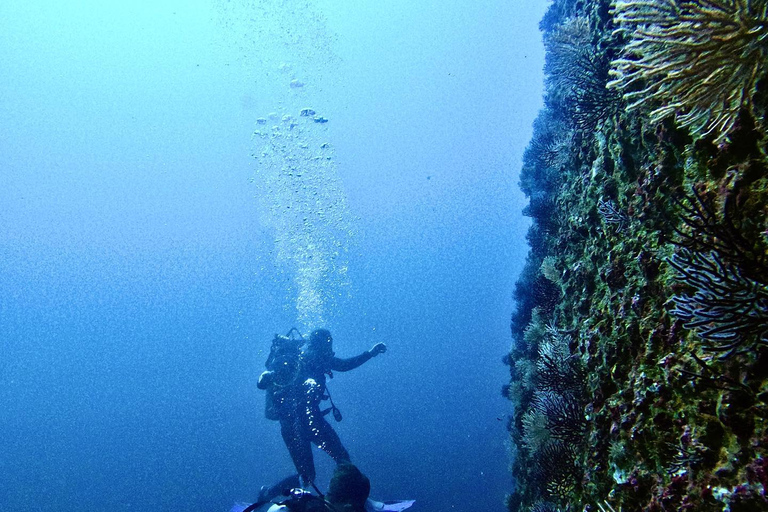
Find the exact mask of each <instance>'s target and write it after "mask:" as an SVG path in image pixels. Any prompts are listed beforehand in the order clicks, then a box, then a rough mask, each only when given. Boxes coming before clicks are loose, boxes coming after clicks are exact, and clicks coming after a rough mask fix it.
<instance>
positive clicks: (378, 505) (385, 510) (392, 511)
mask: <svg viewBox="0 0 768 512" xmlns="http://www.w3.org/2000/svg"><path fill="white" fill-rule="evenodd" d="M414 503H416V500H400V501H375V500H372V499H370V498H368V499H367V500H366V502H365V510H366V512H401V511H403V510H405V509H408V508H411V506H413V504H414Z"/></svg>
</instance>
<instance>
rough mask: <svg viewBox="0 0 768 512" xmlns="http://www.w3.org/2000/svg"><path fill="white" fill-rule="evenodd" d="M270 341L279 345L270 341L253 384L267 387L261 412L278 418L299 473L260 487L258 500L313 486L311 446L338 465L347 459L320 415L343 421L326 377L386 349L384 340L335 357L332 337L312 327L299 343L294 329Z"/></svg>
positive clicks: (298, 335)
mask: <svg viewBox="0 0 768 512" xmlns="http://www.w3.org/2000/svg"><path fill="white" fill-rule="evenodd" d="M275 340H276V341H278V340H279V343H278V345H279V346H280V348H279V350H277V349H276V343H275V341H273V350H271V351H270V357H269V358H268V359H267V371H265V372H264V373H262V374H261V376H260V377H259V380H258V384H257V386H258V388H259V389H264V390H266V391H267V401H266V416H267V418H269V419H275V420H278V421H279V422H280V433H281V435H282V438H283V441H284V442H285V445H286V447H287V448H288V452H289V454H290V456H291V459H292V461H293V464H294V466H295V467H296V470H297V471H298V475H293V476H290V477H288V478H285V479H283V480H281V481H280V482H278V483H277V484H275V485H273V486H271V487H268V486H264V487H262V488H261V491H260V492H259V501H268V500H270V499H273V498H275V497H276V496H279V495H280V493H281V492H282V491H284V490H285V489H290V488H299V487H303V488H308V487H310V486H312V487H314V481H315V463H314V457H313V454H312V444H315V445H316V446H317V447H318V448H320V449H321V450H323V451H325V452H326V453H327V454H328V455H330V456H331V458H332V459H333V460H334V461H335V462H336V463H337V464H341V463H344V462H349V461H350V457H349V453H348V452H347V450H346V448H344V445H343V444H342V443H341V439H339V436H338V434H337V433H336V431H335V430H334V429H333V427H332V426H331V425H330V423H328V421H326V419H325V415H326V414H328V413H329V412H332V413H333V417H334V419H335V420H336V421H341V419H342V418H341V412H340V411H339V409H338V408H337V407H336V405H335V404H334V403H333V399H331V396H330V393H328V389H327V387H326V377H331V378H333V372H334V371H339V372H346V371H349V370H353V369H355V368H357V367H359V366H360V365H362V364H364V363H366V362H367V361H369V360H370V359H371V358H373V357H375V356H377V355H379V354H383V353H384V352H386V351H387V346H386V345H385V344H384V343H377V344H375V345H374V346H373V347H372V348H371V349H370V350H367V351H365V352H363V353H362V354H360V355H357V356H355V357H350V358H346V359H344V358H339V357H336V354H335V352H334V351H333V337H332V336H331V333H330V332H329V331H328V330H327V329H317V330H315V331H313V332H312V334H310V337H309V341H307V342H306V343H305V344H304V345H300V342H301V341H303V337H301V335H300V334H299V333H298V331H297V330H296V329H295V328H294V329H291V331H289V333H288V335H287V336H285V337H277V336H276V338H275ZM273 353H274V354H273ZM325 399H328V400H330V402H331V407H330V408H328V409H326V410H324V411H322V410H320V404H321V402H322V401H323V400H325Z"/></svg>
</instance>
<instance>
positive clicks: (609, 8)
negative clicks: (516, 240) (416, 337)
mask: <svg viewBox="0 0 768 512" xmlns="http://www.w3.org/2000/svg"><path fill="white" fill-rule="evenodd" d="M767 4H768V0H700V1H697V2H694V1H691V0H687V1H682V0H654V1H652V0H642V1H641V0H637V1H630V0H622V1H620V0H614V1H612V0H552V3H551V5H550V8H549V10H548V12H547V14H546V15H545V17H544V19H543V20H542V22H541V25H540V26H541V28H542V30H543V31H544V41H545V45H546V50H547V52H548V58H547V65H546V69H545V72H546V76H547V80H546V94H545V106H544V108H543V109H542V111H541V113H540V115H539V117H538V118H537V120H536V122H535V123H534V130H533V138H532V140H531V143H530V145H529V147H528V149H527V150H526V152H525V155H524V158H523V168H522V170H521V175H520V185H521V188H522V190H523V191H524V192H525V194H526V196H527V197H529V198H530V205H529V206H528V208H526V209H525V212H524V213H525V214H526V215H529V216H530V217H531V218H532V225H531V228H530V230H529V232H528V236H527V239H528V242H529V244H530V246H531V250H530V253H529V255H528V257H527V259H526V264H525V268H524V270H523V272H522V273H521V276H520V278H519V280H518V282H517V284H516V286H515V300H516V311H515V312H514V314H513V315H512V322H511V331H512V338H513V344H512V347H511V350H510V352H509V354H508V356H507V357H505V359H504V362H505V364H507V365H508V367H509V377H510V380H509V382H508V384H506V385H505V386H504V388H503V392H504V394H505V396H507V397H508V398H509V399H510V400H511V403H512V408H511V409H512V412H511V415H510V418H509V421H508V422H507V428H508V429H509V441H510V442H509V445H510V449H511V453H512V457H513V458H512V462H511V464H510V468H511V470H512V473H513V477H514V480H515V488H514V491H513V492H511V493H510V494H509V496H508V497H507V499H506V505H507V508H508V509H509V510H510V512H542V511H545V512H553V511H558V512H579V511H584V512H597V511H598V510H601V511H609V510H611V511H612V510H616V511H621V510H624V511H632V512H672V511H674V512H679V511H688V512H690V511H696V512H723V511H724V510H729V511H730V512H759V511H764V512H768V496H767V495H766V493H767V492H768V462H767V461H768V326H767V325H766V323H768V281H767V280H768V150H767V148H768V137H766V133H765V124H764V112H765V111H766V108H768V78H767V77H766V74H767V73H768V50H766V45H768V12H767V11H768V5H767ZM611 69H612V74H613V75H612V77H609V76H608V70H611ZM609 78H612V80H611V81H609ZM606 86H609V87H610V88H609V89H606ZM592 107H595V108H592ZM603 107H605V108H603Z"/></svg>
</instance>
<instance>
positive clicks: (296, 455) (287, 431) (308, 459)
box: [280, 417, 315, 487]
mask: <svg viewBox="0 0 768 512" xmlns="http://www.w3.org/2000/svg"><path fill="white" fill-rule="evenodd" d="M280 433H281V434H282V436H283V441H284V442H285V446H286V447H287V448H288V453H289V454H290V455H291V460H292V461H293V465H294V466H295V467H296V471H298V472H299V475H300V476H301V478H302V480H303V481H304V483H305V484H309V483H311V482H314V481H315V461H314V458H313V456H312V444H311V442H310V440H309V438H308V437H307V435H306V432H305V430H304V429H303V428H302V426H301V422H300V421H297V418H295V417H292V418H286V419H285V420H282V421H280ZM297 487H298V486H297Z"/></svg>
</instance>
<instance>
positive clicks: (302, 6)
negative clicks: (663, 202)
mask: <svg viewBox="0 0 768 512" xmlns="http://www.w3.org/2000/svg"><path fill="white" fill-rule="evenodd" d="M412 3H413V2H411V1H405V0H394V1H392V2H377V1H372V0H371V1H368V0H358V1H356V2H338V1H332V0H318V1H316V2H314V3H309V4H308V3H306V2H295V6H292V7H290V8H286V7H285V5H282V6H281V4H282V2H279V1H277V0H272V1H268V0H261V1H258V0H254V1H253V2H247V1H240V2H225V1H220V0H217V1H212V2H176V3H173V2H146V3H143V2H119V3H118V2H75V1H72V2H56V1H48V2H42V1H38V2H36V1H22V0H9V1H4V2H2V3H0V77H1V78H0V450H1V451H2V454H1V455H0V505H2V508H3V509H4V510H15V511H27V510H38V508H39V507H40V508H42V509H45V510H53V509H56V510H59V511H62V512H66V511H103V510H112V511H131V510H134V511H165V510H168V511H170V510H182V509H183V510H200V511H224V510H228V507H229V506H230V504H231V502H232V501H234V500H235V499H242V500H247V499H253V498H255V492H256V490H257V489H258V486H260V485H261V484H263V483H268V482H269V481H271V480H273V479H275V478H277V477H279V476H283V475H284V474H287V473H288V472H289V471H290V469H291V464H290V460H289V459H288V456H287V453H286V451H285V448H284V447H283V445H282V441H281V440H280V437H279V434H278V428H277V425H276V424H275V423H271V422H268V421H267V420H265V419H264V418H263V414H262V409H263V396H262V394H260V393H259V392H258V391H257V390H256V388H255V377H256V376H257V375H258V373H259V372H260V371H261V369H262V365H263V362H264V359H265V357H266V351H267V350H268V346H269V342H270V339H271V337H272V335H273V334H274V333H275V332H284V331H287V330H288V328H289V327H290V326H292V325H294V323H295V322H296V312H295V308H294V307H293V302H292V301H293V299H292V297H291V296H290V293H289V291H287V290H289V288H290V287H289V284H290V283H289V281H290V279H291V276H290V269H286V268H285V267H284V266H281V264H280V262H279V261H277V260H276V258H275V254H274V245H273V239H274V237H275V236H276V234H275V233H274V230H273V229H272V228H271V226H270V225H269V224H268V223H264V222H263V221H262V216H261V214H260V204H262V202H263V199H264V198H260V197H258V195H259V191H260V190H261V189H260V187H259V185H258V183H253V182H252V181H251V180H252V179H253V178H254V176H258V172H257V171H258V169H256V168H255V165H256V162H255V160H254V159H253V158H252V157H251V156H250V155H251V153H252V152H253V151H254V142H253V141H252V140H251V134H252V132H253V130H254V128H255V119H256V118H258V117H261V116H264V115H265V114H266V113H267V112H270V111H271V110H273V109H275V108H277V106H278V105H279V104H281V102H282V101H283V100H284V98H286V97H287V96H286V95H287V94H289V92H290V91H288V89H287V88H286V86H285V83H284V81H281V80H282V79H281V78H280V75H279V73H277V72H275V67H274V66H275V63H277V62H280V61H282V60H284V59H292V64H293V65H294V66H296V69H298V70H300V71H301V72H302V73H303V74H304V76H306V77H307V78H308V81H309V82H310V83H308V86H307V90H306V91H305V92H303V94H305V95H306V96H305V97H304V98H303V99H306V100H307V101H311V103H312V106H316V107H318V109H322V112H323V114H324V115H326V116H327V117H328V118H329V119H330V122H329V123H328V125H327V127H326V128H325V129H326V130H327V132H326V135H325V136H326V137H327V138H328V140H329V141H330V142H332V143H333V145H334V147H335V161H336V170H337V173H338V176H337V177H336V178H334V179H337V181H338V183H339V185H340V186H341V188H342V190H343V191H344V192H345V193H346V196H347V204H348V208H349V215H350V221H351V222H353V224H354V226H355V229H356V234H355V236H354V239H353V240H352V241H351V244H350V251H351V252H350V254H349V274H348V278H349V283H350V286H349V290H348V291H349V296H348V297H347V296H345V298H343V299H342V300H340V301H339V303H338V307H337V308H335V309H333V310H331V311H327V317H328V327H329V328H330V329H331V330H332V331H333V333H334V338H335V340H336V351H337V353H338V354H339V355H341V356H347V355H353V354H356V353H358V352H360V351H362V350H364V349H367V348H369V347H370V346H371V345H372V344H373V343H376V342H379V341H384V342H386V343H388V345H389V347H390V351H389V352H388V353H387V354H385V355H384V356H381V357H379V358H377V359H375V360H373V361H372V362H370V363H369V364H367V365H366V366H364V367H362V368H360V369H358V370H356V371H354V372H351V373H349V374H344V375H337V377H336V378H335V379H334V380H333V381H332V382H331V383H330V385H331V386H332V389H333V393H334V400H335V401H336V403H337V404H338V405H339V407H340V408H341V409H342V410H343V412H344V416H345V419H344V421H343V422H342V423H340V424H338V425H337V430H338V432H339V433H340V435H341V437H342V439H343V441H344V442H345V444H346V446H347V448H348V449H349V451H350V453H351V454H352V457H353V460H354V461H355V462H356V463H358V464H359V466H360V467H361V468H362V469H363V471H364V472H365V473H367V474H368V475H369V476H370V478H371V481H372V485H373V492H372V495H373V497H377V498H380V499H394V498H414V499H417V500H418V504H417V506H416V507H417V508H418V510H423V511H435V512H438V511H440V512H442V511H445V510H454V509H455V510H461V511H467V510H499V511H501V510H503V503H502V500H503V496H504V493H505V492H506V491H508V490H509V489H510V485H511V484H510V481H509V480H510V477H509V474H508V472H507V465H508V463H509V461H508V454H507V451H506V447H505V444H504V443H505V435H506V432H505V428H504V426H505V415H506V414H507V413H508V412H509V411H508V406H507V403H506V402H505V400H503V399H502V397H501V395H500V393H499V390H500V388H501V386H502V384H504V382H505V380H506V369H505V367H504V366H503V365H502V364H501V357H502V356H503V355H504V354H505V352H506V351H507V349H508V345H509V343H510V339H509V327H508V324H509V316H510V313H511V311H512V309H513V304H512V299H511V295H512V288H513V284H514V280H515V278H516V276H517V274H518V273H519V270H520V269H521V268H522V264H523V261H524V257H525V253H526V251H527V247H526V245H525V240H524V234H525V231H526V229H527V222H526V221H525V220H524V219H523V218H522V217H521V216H520V211H521V210H522V208H523V206H524V201H523V198H522V196H521V193H520V192H519V191H518V189H517V173H518V169H519V166H520V160H521V155H522V151H523V149H524V148H525V145H526V144H527V141H528V139H529V137H530V131H531V123H532V120H533V118H534V116H535V114H536V112H537V110H538V108H539V106H540V103H541V82H542V75H541V68H542V48H541V43H540V35H539V33H538V30H537V23H538V20H539V19H540V17H541V15H542V14H543V10H544V8H545V7H546V5H545V4H546V2H544V1H543V0H541V1H536V2H528V1H522V0H513V1H510V0H487V1H480V2H445V1H444V0H443V1H420V2H416V3H417V4H418V7H414V6H413V5H411V4H412ZM385 4H386V5H385ZM289 43H290V44H289ZM317 460H318V465H319V467H320V472H321V475H322V479H321V482H323V479H325V480H324V481H325V482H327V478H328V476H329V474H330V470H331V466H330V463H329V461H328V460H327V457H325V456H324V455H320V456H318V457H317ZM414 510H415V509H414Z"/></svg>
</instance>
